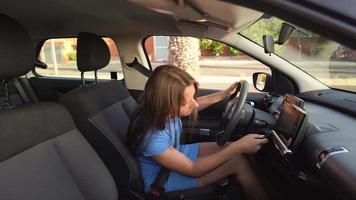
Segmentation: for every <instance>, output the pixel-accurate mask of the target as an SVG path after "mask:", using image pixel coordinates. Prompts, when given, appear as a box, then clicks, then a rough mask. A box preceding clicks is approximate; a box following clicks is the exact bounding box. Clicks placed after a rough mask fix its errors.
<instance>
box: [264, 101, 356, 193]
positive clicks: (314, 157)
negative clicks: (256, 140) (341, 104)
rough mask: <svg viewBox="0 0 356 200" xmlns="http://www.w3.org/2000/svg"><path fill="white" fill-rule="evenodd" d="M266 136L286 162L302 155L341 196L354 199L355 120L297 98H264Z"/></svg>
mask: <svg viewBox="0 0 356 200" xmlns="http://www.w3.org/2000/svg"><path fill="white" fill-rule="evenodd" d="M265 100H267V104H269V106H268V111H269V112H270V113H272V114H273V115H274V116H275V118H277V123H276V125H275V128H274V129H273V130H272V131H271V134H270V136H269V137H270V138H271V139H272V141H273V143H274V146H275V147H276V149H277V150H278V151H279V153H280V155H281V156H282V157H283V158H284V159H285V160H287V161H290V162H293V161H292V160H294V159H298V157H299V158H301V157H302V159H303V160H306V162H305V163H304V164H306V165H308V168H309V169H312V170H313V173H317V174H319V175H320V176H321V177H322V178H323V179H324V180H325V181H326V182H327V183H328V185H330V186H331V187H332V188H334V190H335V191H336V192H337V193H338V195H339V196H340V197H341V198H342V199H356V119H355V118H354V117H352V116H350V115H347V114H344V113H342V112H339V111H336V110H333V109H330V108H328V107H325V106H322V105H319V104H316V103H311V102H308V101H306V102H304V101H303V100H301V99H299V98H298V97H295V96H292V95H286V96H283V97H271V96H269V97H266V98H265Z"/></svg>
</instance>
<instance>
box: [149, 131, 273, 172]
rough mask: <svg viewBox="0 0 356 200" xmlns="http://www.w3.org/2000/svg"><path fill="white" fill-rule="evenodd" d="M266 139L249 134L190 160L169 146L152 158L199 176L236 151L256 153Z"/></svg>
mask: <svg viewBox="0 0 356 200" xmlns="http://www.w3.org/2000/svg"><path fill="white" fill-rule="evenodd" d="M267 142H268V140H267V139H265V138H264V136H263V135H258V134H249V135H247V136H245V137H243V138H241V139H240V140H238V141H235V142H233V143H231V144H230V145H229V146H227V147H226V148H224V149H222V150H221V151H219V152H218V153H215V154H213V155H210V156H207V157H204V158H202V159H199V160H197V161H195V162H192V161H191V160H190V159H189V158H187V157H186V156H185V155H184V154H182V153H181V152H179V151H177V150H176V149H175V148H174V147H170V148H169V149H167V150H166V151H164V152H163V153H162V154H160V155H158V156H153V157H152V158H153V159H154V160H155V161H157V162H158V163H159V164H160V165H162V166H164V167H166V168H168V169H170V170H174V171H177V172H179V173H182V174H184V175H187V176H193V177H200V176H203V175H205V174H207V173H208V172H210V171H211V170H213V169H215V168H216V167H218V166H219V165H221V164H223V163H224V162H226V161H227V160H229V159H230V158H232V157H233V156H234V155H235V154H237V153H256V152H257V151H258V150H259V149H260V147H261V146H262V144H265V143H267Z"/></svg>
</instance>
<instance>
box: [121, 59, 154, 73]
mask: <svg viewBox="0 0 356 200" xmlns="http://www.w3.org/2000/svg"><path fill="white" fill-rule="evenodd" d="M126 65H127V66H129V67H131V68H134V69H136V70H137V71H138V72H140V73H141V74H143V75H144V76H146V77H149V76H150V75H151V70H149V69H147V68H146V67H145V66H143V65H142V64H141V63H139V62H138V60H137V58H136V57H135V59H134V60H133V61H132V63H126Z"/></svg>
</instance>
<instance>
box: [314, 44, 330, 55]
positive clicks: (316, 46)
mask: <svg viewBox="0 0 356 200" xmlns="http://www.w3.org/2000/svg"><path fill="white" fill-rule="evenodd" d="M327 46H328V45H327V44H325V43H313V44H312V45H311V47H310V53H311V56H320V55H321V53H322V52H324V51H325V50H326V48H327Z"/></svg>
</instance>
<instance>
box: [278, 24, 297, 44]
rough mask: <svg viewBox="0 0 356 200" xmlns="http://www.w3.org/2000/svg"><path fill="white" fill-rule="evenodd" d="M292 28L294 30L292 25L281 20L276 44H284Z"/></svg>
mask: <svg viewBox="0 0 356 200" xmlns="http://www.w3.org/2000/svg"><path fill="white" fill-rule="evenodd" d="M294 30H295V27H294V26H292V25H290V24H287V23H284V22H283V23H282V27H281V30H280V31H279V36H278V40H277V41H276V44H279V45H281V44H284V43H285V42H286V41H287V40H288V38H289V37H290V35H291V34H292V33H293V31H294Z"/></svg>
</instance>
